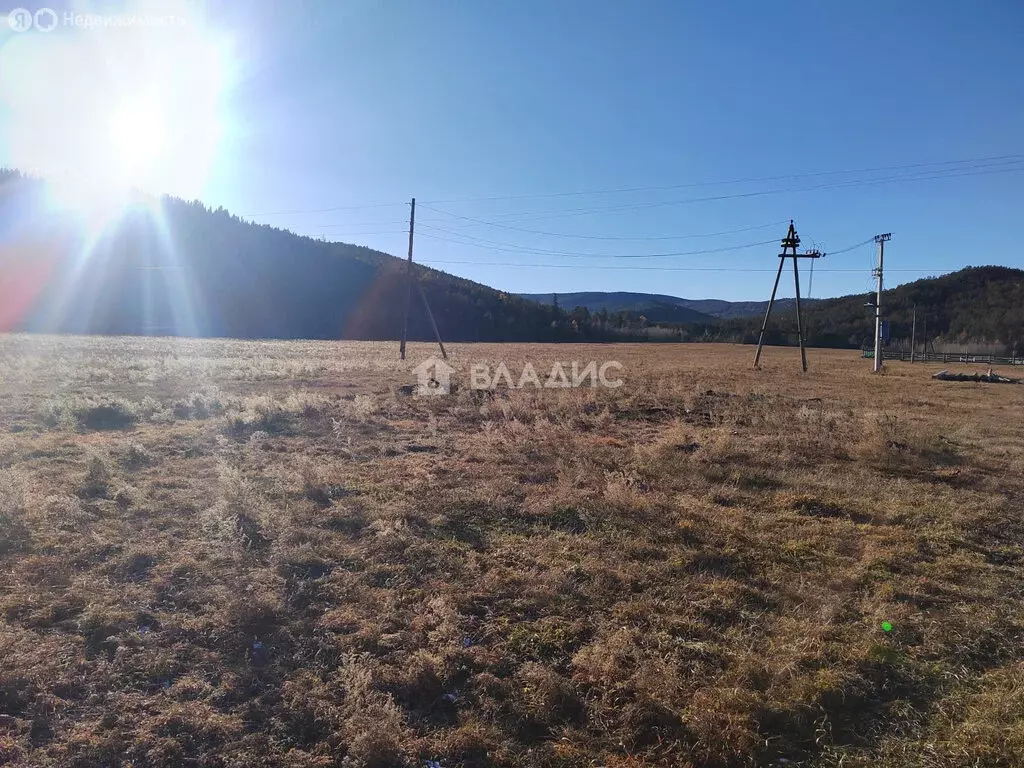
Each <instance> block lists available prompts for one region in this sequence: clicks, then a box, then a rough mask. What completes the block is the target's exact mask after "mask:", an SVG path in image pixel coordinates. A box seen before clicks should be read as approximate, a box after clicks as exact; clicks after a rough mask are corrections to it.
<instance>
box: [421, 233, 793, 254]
mask: <svg viewBox="0 0 1024 768" xmlns="http://www.w3.org/2000/svg"><path fill="white" fill-rule="evenodd" d="M420 235H421V236H422V237H429V238H430V239H431V240H440V241H441V242H444V243H454V244H456V245H469V246H473V247H475V248H482V249H484V250H488V251H507V252H509V253H528V254H530V255H537V256H564V257H566V258H576V259H658V258H664V257H667V256H698V255H702V254H708V253H724V252H725V251H739V250H742V249H744V248H756V247H758V246H761V245H769V244H771V243H774V242H775V241H776V238H772V239H771V240H761V241H759V242H756V243H745V244H743V245H730V246H726V247H723V248H702V249H700V250H695V251H675V252H672V253H638V254H626V253H580V252H577V251H549V250H545V249H540V248H528V247H522V248H505V247H501V246H487V245H477V244H475V243H467V242H464V241H460V240H451V239H449V238H447V237H438V236H437V235H431V234H428V233H426V232H421V233H420Z"/></svg>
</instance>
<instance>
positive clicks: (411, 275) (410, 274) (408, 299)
mask: <svg viewBox="0 0 1024 768" xmlns="http://www.w3.org/2000/svg"><path fill="white" fill-rule="evenodd" d="M415 230H416V198H415V197H414V198H413V199H412V201H411V202H410V203H409V260H408V262H407V263H408V270H407V272H406V285H405V288H406V291H405V313H404V317H403V319H402V344H401V346H400V347H399V349H398V354H399V357H400V358H401V359H402V360H405V344H406V342H407V341H408V339H409V311H410V309H411V308H412V307H411V305H412V284H413V283H416V290H417V291H418V292H419V294H420V298H421V299H422V300H423V309H425V310H426V312H427V319H428V320H429V321H430V327H431V328H432V329H433V331H434V338H435V339H437V346H438V347H440V349H441V357H442V358H444V359H445V360H447V359H448V353H447V352H445V349H444V342H442V341H441V333H440V332H439V331H438V330H437V323H436V322H435V321H434V313H433V312H431V311H430V302H428V301H427V294H426V293H425V292H424V291H423V286H422V285H420V282H419V280H417V279H416V273H415V272H414V271H413V268H412V239H413V233H414V232H415Z"/></svg>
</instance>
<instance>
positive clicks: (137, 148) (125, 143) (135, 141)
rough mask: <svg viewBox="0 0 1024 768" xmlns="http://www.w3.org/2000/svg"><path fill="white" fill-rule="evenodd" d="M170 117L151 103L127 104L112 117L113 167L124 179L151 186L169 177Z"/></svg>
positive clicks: (111, 149) (131, 183)
mask: <svg viewBox="0 0 1024 768" xmlns="http://www.w3.org/2000/svg"><path fill="white" fill-rule="evenodd" d="M170 128H171V126H170V125H169V124H168V117H167V115H164V114H162V113H161V112H160V110H159V108H157V107H155V106H154V105H153V104H151V103H146V102H138V103H134V104H128V105H126V106H124V107H121V108H120V109H118V110H117V111H115V112H114V114H113V115H112V117H111V119H110V141H111V147H110V154H111V166H112V167H111V170H112V171H113V172H115V173H116V174H117V175H118V176H119V177H120V178H121V179H122V181H124V182H125V183H127V184H129V185H132V186H139V187H142V186H148V185H149V184H150V183H151V182H152V181H157V182H159V181H162V180H164V179H165V178H166V176H167V173H168V170H169V169H168V168H167V167H166V165H167V162H168V159H169V158H168V157H167V133H168V130H169V129H170Z"/></svg>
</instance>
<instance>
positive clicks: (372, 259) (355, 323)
mask: <svg viewBox="0 0 1024 768" xmlns="http://www.w3.org/2000/svg"><path fill="white" fill-rule="evenodd" d="M94 237H95V239H94ZM416 270H417V274H418V275H419V279H420V282H421V284H422V286H423V289H424V293H425V294H426V295H427V298H428V300H429V302H430V305H431V308H432V309H433V312H434V315H435V318H436V320H437V324H438V327H439V329H440V332H441V334H442V336H443V338H445V339H446V340H452V341H527V340H529V341H559V340H571V339H582V338H585V334H586V332H587V330H588V329H587V328H585V327H584V328H580V327H579V326H578V325H577V324H574V323H573V322H572V320H571V319H570V318H569V317H568V315H567V314H566V313H565V312H563V311H561V310H558V309H556V308H553V307H547V306H541V305H539V304H536V303H534V302H530V301H527V300H525V299H522V298H519V297H517V296H514V295H510V294H506V293H502V292H500V291H496V290H494V289H492V288H488V287H487V286H484V285H480V284H478V283H473V282H471V281H469V280H464V279H462V278H457V277H454V276H452V275H448V274H445V273H443V272H438V271H436V270H432V269H427V268H423V267H416ZM405 275H406V265H405V262H404V261H403V260H400V259H396V258H394V257H392V256H390V255H388V254H385V253H381V252H379V251H374V250H372V249H369V248H364V247H361V246H356V245H347V244H343V243H330V242H322V241H318V240H315V239H312V238H308V237H302V236H299V235H296V234H294V233H291V232H288V231H285V230H280V229H275V228H273V227H270V226H266V225H258V224H253V223H250V222H246V221H243V220H241V219H239V218H238V217H237V216H233V215H231V214H230V213H228V212H227V211H225V210H223V209H220V210H209V209H207V208H205V207H204V206H203V205H201V204H200V203H198V202H185V201H182V200H177V199H174V198H163V199H161V200H159V201H156V200H148V199H140V200H138V201H137V203H136V204H135V205H133V206H132V207H131V209H130V210H128V211H126V212H125V213H124V214H123V215H122V216H121V217H120V218H119V219H118V220H117V221H114V222H111V223H110V224H109V225H108V226H107V227H106V228H105V229H104V230H103V231H102V232H100V233H99V235H98V236H94V235H91V234H90V233H89V231H88V230H87V228H86V227H85V226H84V225H82V224H81V223H76V222H75V221H74V220H73V218H72V217H71V216H70V215H69V214H67V213H66V212H62V211H60V210H59V209H56V208H55V207H54V206H53V205H52V204H51V203H50V202H49V196H48V194H47V188H46V185H45V184H43V183H42V182H39V181H37V180H34V179H27V178H25V177H23V176H21V175H19V174H17V173H16V172H12V171H4V172H0V331H4V330H28V331H47V332H63V333H101V334H160V335H170V334H175V335H189V336H227V337H237V338H313V339H336V338H344V339H393V338H397V337H398V335H399V334H400V332H401V327H402V314H403V308H404V305H405V296H406V276H405ZM413 302H414V303H413V305H412V313H411V317H410V338H412V339H423V340H427V339H430V338H432V333H431V331H430V326H429V323H428V321H427V319H426V315H425V313H424V311H423V306H422V302H421V301H420V298H419V296H418V295H417V294H416V293H414V294H413Z"/></svg>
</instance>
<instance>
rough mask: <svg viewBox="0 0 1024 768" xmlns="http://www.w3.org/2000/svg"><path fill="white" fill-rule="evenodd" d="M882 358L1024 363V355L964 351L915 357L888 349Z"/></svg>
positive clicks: (977, 362)
mask: <svg viewBox="0 0 1024 768" xmlns="http://www.w3.org/2000/svg"><path fill="white" fill-rule="evenodd" d="M874 356H875V353H874V351H873V350H866V351H865V352H864V357H874ZM882 360H883V361H884V360H899V361H900V362H902V363H911V362H913V363H968V364H970V363H975V364H977V365H1024V357H1001V356H999V355H973V354H966V353H964V352H915V353H914V355H913V359H911V355H910V352H909V351H906V350H903V351H901V350H898V349H895V350H893V349H886V350H883V351H882Z"/></svg>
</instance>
